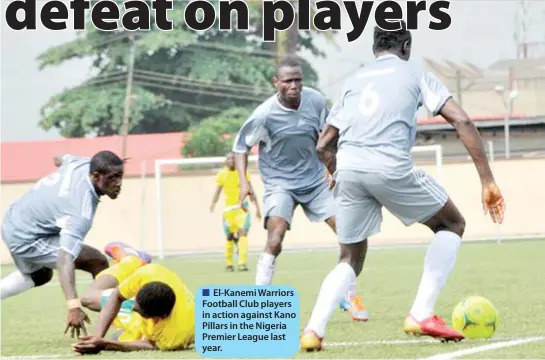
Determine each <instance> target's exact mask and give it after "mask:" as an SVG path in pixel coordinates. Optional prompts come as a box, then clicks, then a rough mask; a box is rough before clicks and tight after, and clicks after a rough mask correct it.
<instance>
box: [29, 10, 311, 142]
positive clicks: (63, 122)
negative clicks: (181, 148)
mask: <svg viewBox="0 0 545 360" xmlns="http://www.w3.org/2000/svg"><path fill="white" fill-rule="evenodd" d="M216 1H218V0H216ZM120 2H121V1H120ZM250 10H251V11H250V15H251V20H250V23H251V24H252V28H251V29H250V31H248V32H242V31H238V32H237V31H230V32H226V31H219V30H218V28H217V26H214V27H212V28H211V29H210V30H208V31H206V32H200V33H199V32H194V31H192V30H190V29H188V28H187V26H186V25H185V24H184V19H183V9H180V8H175V10H173V11H171V12H170V13H169V19H170V20H172V21H173V22H174V24H175V25H176V27H175V29H174V30H173V31H170V32H162V31H159V30H158V29H153V30H152V31H139V32H135V33H129V32H123V31H114V32H103V31H98V30H96V29H93V30H88V31H86V32H84V33H82V34H81V35H80V36H79V37H78V38H77V39H76V40H73V41H71V42H68V43H66V44H63V45H60V46H56V47H53V48H51V49H49V50H47V51H46V52H44V53H42V54H41V55H40V56H39V58H38V61H39V67H40V69H44V68H46V67H50V66H57V65H60V64H62V63H63V62H65V61H68V60H71V59H77V58H91V59H92V61H93V65H92V72H93V73H94V75H93V76H92V78H91V79H90V80H89V81H87V82H85V83H84V84H81V85H80V86H77V87H73V88H70V89H66V90H64V91H62V92H61V93H60V94H57V95H55V96H54V97H52V98H51V99H50V101H49V102H48V103H47V104H45V105H44V107H43V108H42V119H41V121H40V126H41V127H42V128H44V129H46V130H48V129H50V128H57V129H59V130H60V132H61V134H62V135H63V136H65V137H80V136H84V135H88V134H91V135H93V134H94V135H112V134H118V133H119V132H120V128H121V125H122V118H123V109H124V96H125V81H126V77H127V63H128V54H129V53H130V51H129V50H130V47H131V46H132V45H134V46H135V71H134V85H135V86H134V88H133V97H132V101H131V103H132V111H131V116H130V125H129V133H133V134H134V133H158V132H170V131H185V130H187V129H188V128H190V127H191V126H192V125H194V124H197V123H199V122H200V121H201V120H202V119H204V118H207V117H209V116H213V115H216V114H219V113H221V112H222V111H224V110H225V109H229V108H232V107H253V106H256V105H257V104H258V103H259V102H261V101H263V100H264V99H265V98H266V97H268V96H270V95H271V94H272V93H273V92H274V89H273V88H272V85H271V83H270V78H271V77H272V72H273V70H274V62H275V57H274V52H271V51H270V50H269V49H267V46H268V44H266V43H262V42H261V41H259V36H260V34H261V29H260V28H259V26H260V24H259V20H258V19H259V18H260V12H259V11H257V9H256V8H255V7H251V8H250ZM151 23H152V24H154V21H153V19H152V22H151ZM130 34H134V36H135V40H134V42H132V41H131V38H130ZM301 38H302V39H303V41H302V47H303V48H306V49H309V50H311V51H312V52H314V53H318V50H317V49H316V47H315V46H314V43H313V41H312V39H313V37H309V35H308V34H304V35H301ZM304 70H305V82H306V83H307V84H308V85H310V86H315V85H316V84H317V81H318V76H317V74H316V72H315V71H314V69H313V68H312V66H311V65H310V64H309V63H305V64H304Z"/></svg>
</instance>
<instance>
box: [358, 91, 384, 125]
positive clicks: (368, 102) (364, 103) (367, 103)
mask: <svg viewBox="0 0 545 360" xmlns="http://www.w3.org/2000/svg"><path fill="white" fill-rule="evenodd" d="M374 86H375V83H369V84H367V85H366V86H365V87H364V88H363V90H362V92H361V94H360V101H359V104H358V108H359V110H360V113H361V114H362V115H363V116H366V117H369V116H372V115H373V114H374V113H375V111H377V109H378V107H379V105H380V96H379V94H378V93H377V92H376V91H375V90H374V89H373V87H374Z"/></svg>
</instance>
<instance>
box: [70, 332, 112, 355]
mask: <svg viewBox="0 0 545 360" xmlns="http://www.w3.org/2000/svg"><path fill="white" fill-rule="evenodd" d="M79 339H80V341H79V342H78V343H76V344H73V345H72V350H74V351H75V352H77V353H78V354H98V353H99V352H100V351H101V350H104V348H105V347H106V341H104V339H103V338H101V337H98V336H81V337H80V338H79Z"/></svg>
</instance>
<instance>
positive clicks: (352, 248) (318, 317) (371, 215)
mask: <svg viewBox="0 0 545 360" xmlns="http://www.w3.org/2000/svg"><path fill="white" fill-rule="evenodd" d="M337 180H338V181H337V184H336V186H335V189H334V192H335V197H336V200H337V205H338V207H337V224H336V229H337V236H338V239H339V243H340V251H341V255H340V260H339V263H338V264H337V265H336V266H335V268H334V269H333V270H332V271H331V272H330V273H329V274H328V275H327V276H326V278H325V279H324V281H323V283H322V286H321V288H320V293H319V294H318V298H317V300H316V303H315V305H314V308H313V310H312V314H311V317H310V320H309V322H308V324H307V326H306V327H305V331H304V333H303V336H302V337H301V348H302V349H303V350H307V351H313V350H320V349H321V348H322V341H323V338H324V336H325V333H326V326H327V323H328V322H329V319H330V318H331V315H332V314H333V311H334V309H335V307H336V306H337V305H338V304H339V302H340V301H341V299H342V298H343V297H344V296H345V294H346V291H347V290H348V287H349V285H350V283H351V282H353V281H355V279H356V277H357V276H358V275H359V274H360V273H361V270H362V268H363V264H364V261H365V256H366V254H367V238H368V237H370V236H372V235H374V234H376V233H378V232H379V231H380V224H381V221H382V214H381V211H380V210H381V206H380V204H379V203H378V202H377V201H376V200H375V199H374V198H373V197H371V196H369V194H368V193H367V192H366V190H365V188H364V187H363V186H362V182H361V180H360V179H359V176H358V175H357V174H355V173H354V172H351V171H339V173H338V174H337Z"/></svg>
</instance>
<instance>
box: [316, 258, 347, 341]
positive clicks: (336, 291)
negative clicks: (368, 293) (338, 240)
mask: <svg viewBox="0 0 545 360" xmlns="http://www.w3.org/2000/svg"><path fill="white" fill-rule="evenodd" d="M354 281H356V273H355V272H354V269H352V266H350V265H349V264H347V263H339V264H337V266H335V268H333V270H331V272H330V273H329V274H328V275H327V276H326V278H325V279H324V282H323V283H322V287H321V288H320V293H319V294H318V299H317V300H316V304H315V305H314V309H312V315H311V316H310V320H309V322H308V325H307V327H306V330H314V331H315V332H316V334H317V335H318V336H320V337H324V336H325V328H326V326H327V323H328V322H329V319H330V318H331V315H332V314H333V311H334V310H335V308H336V307H337V306H338V304H339V301H341V299H342V297H343V296H344V295H345V294H346V291H347V289H348V287H349V286H350V284H351V283H352V282H354Z"/></svg>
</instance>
